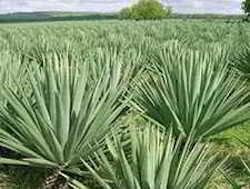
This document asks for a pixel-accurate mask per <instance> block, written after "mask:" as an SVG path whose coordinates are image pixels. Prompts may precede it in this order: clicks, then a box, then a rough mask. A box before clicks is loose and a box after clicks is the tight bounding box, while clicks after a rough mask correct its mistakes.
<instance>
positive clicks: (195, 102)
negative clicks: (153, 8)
mask: <svg viewBox="0 0 250 189" xmlns="http://www.w3.org/2000/svg"><path fill="white" fill-rule="evenodd" d="M249 74H250V24H249V23H237V22H232V23H230V22H226V21H225V20H222V19H220V20H215V21H211V20H210V21H209V20H205V19H204V20H203V19H199V20H195V19H193V20H182V19H169V20H163V21H139V22H137V21H118V20H109V21H107V20H106V21H84V22H81V21H75V22H66V21H65V22H40V23H19V24H0V80H1V82H0V83H1V84H0V87H1V90H0V103H1V108H0V123H1V126H0V146H3V147H1V148H0V156H1V157H2V158H0V163H2V166H0V188H6V189H14V188H19V189H36V188H48V189H49V188H50V186H45V185H46V181H47V179H48V178H51V177H52V178H53V177H54V178H55V180H56V181H61V180H63V181H62V183H63V184H65V182H66V181H65V180H64V179H65V178H67V179H68V180H67V184H68V185H69V186H71V187H72V188H73V187H75V188H80V187H82V189H84V187H83V186H80V183H81V184H85V185H87V186H88V187H89V189H95V188H100V189H101V188H104V189H115V188H119V189H123V188H124V189H172V188H173V189H198V188H200V189H202V188H208V189H216V188H218V189H224V188H225V189H228V188H232V189H240V188H242V189H247V188H250V169H249V168H248V165H250V122H249V118H250V112H249V111H250V101H249V99H250V96H249V95H250V83H249V82H250V77H249ZM145 128H146V129H145ZM159 128H161V129H162V130H161V129H159ZM169 128H171V129H169ZM133 129H134V130H133ZM121 133H122V134H121ZM121 135H122V136H123V135H124V136H123V137H121ZM107 138H109V139H110V140H107V141H105V139H107ZM124 138H125V139H124ZM128 138H129V139H128ZM117 141H118V142H117ZM131 141H132V142H131ZM123 143H124V144H123ZM124 146H125V147H124ZM166 146H167V147H166ZM123 148H124V150H120V149H123ZM127 148H128V149H127ZM98 149H99V150H98ZM100 149H101V150H100ZM140 149H142V150H140ZM207 149H208V150H207ZM107 151H108V152H107ZM93 152H96V153H93ZM130 153H131V154H130ZM127 154H130V155H127ZM152 154H155V156H153V155H152ZM163 154H164V155H163ZM215 154H216V155H217V156H216V157H215V156H214V155H215ZM126 155H127V156H126ZM126 157H127V158H126ZM142 157H145V158H142ZM166 157H169V159H167V158H166ZM170 157H171V158H172V159H171V158H170ZM226 157H227V158H226ZM133 158H135V159H133ZM213 158H214V159H213ZM225 158H226V159H225ZM110 159H112V161H111V163H108V162H109V160H110ZM131 159H133V160H131ZM130 161H132V162H133V163H131V162H130ZM113 162H116V164H115V163H113ZM152 162H156V163H155V164H154V163H152ZM169 162H171V163H169ZM112 163H113V164H112ZM130 163H131V164H130ZM168 163H169V164H168ZM129 164H130V166H131V167H130V168H128V167H129ZM99 165H101V168H102V169H101V168H99ZM135 165H136V166H135ZM164 166H165V167H164ZM134 167H136V168H134ZM162 167H163V168H162ZM177 167H178V168H177ZM140 168H141V169H140ZM203 169H204V170H203ZM248 169H249V170H248ZM48 170H49V171H48ZM103 170H104V171H103ZM120 170H123V172H122V171H121V172H122V173H120V172H119V171H120ZM140 171H141V172H140ZM248 171H249V172H248ZM104 172H105V173H104ZM212 172H214V173H215V174H212ZM55 173H56V174H55ZM210 173H211V174H210ZM118 174H120V175H118ZM58 175H59V176H58ZM97 175H98V176H97ZM121 175H122V176H121ZM131 175H133V176H131ZM59 177H60V178H59ZM144 177H145V178H144ZM210 177H211V178H210ZM95 178H96V180H95ZM60 179H61V180H60ZM72 179H73V180H72ZM119 179H121V180H122V179H123V180H122V181H121V182H118V180H119ZM161 179H162V180H161ZM166 180H167V181H166ZM78 181H79V182H80V183H78ZM119 181H120V180H119ZM165 181H166V182H165ZM48 182H49V181H48ZM51 182H54V180H52V181H51ZM98 182H99V184H98ZM104 183H106V184H104ZM110 183H112V184H110ZM127 183H129V184H127ZM135 183H137V184H135ZM138 183H139V184H138ZM145 183H146V184H145ZM230 183H231V184H230ZM147 184H148V185H147ZM55 185H56V184H55ZM139 185H140V187H139ZM204 185H206V186H204ZM233 185H234V187H233ZM57 186H58V187H59V185H57ZM78 186H79V187H78ZM60 187H61V186H60ZM65 188H66V187H65ZM51 189H52V188H51Z"/></svg>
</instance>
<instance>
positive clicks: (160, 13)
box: [119, 0, 171, 20]
mask: <svg viewBox="0 0 250 189" xmlns="http://www.w3.org/2000/svg"><path fill="white" fill-rule="evenodd" d="M170 13H171V8H170V7H167V6H164V5H163V4H161V3H160V2H159V1H158V0H139V2H138V3H137V4H134V5H133V6H131V7H127V8H124V9H122V10H121V11H120V15H119V16H120V19H135V20H158V19H163V18H166V17H168V16H169V14H170Z"/></svg>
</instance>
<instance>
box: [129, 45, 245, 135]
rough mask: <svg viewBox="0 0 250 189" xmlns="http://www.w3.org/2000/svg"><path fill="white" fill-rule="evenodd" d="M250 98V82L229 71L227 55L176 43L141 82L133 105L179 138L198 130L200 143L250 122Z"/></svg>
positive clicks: (165, 51) (157, 59) (162, 52)
mask: <svg viewBox="0 0 250 189" xmlns="http://www.w3.org/2000/svg"><path fill="white" fill-rule="evenodd" d="M220 54H221V53H220ZM213 56H216V54H214V55H213ZM214 60H216V61H214ZM248 96H249V91H248V89H247V87H246V85H245V82H244V81H242V80H241V79H240V78H239V77H238V76H237V75H236V74H235V73H234V72H233V71H230V70H228V65H227V58H226V56H225V57H221V58H212V57H211V56H210V55H209V54H207V53H201V52H197V51H191V50H185V49H182V48H180V47H179V45H178V44H176V43H174V45H171V46H169V47H167V48H165V49H163V50H162V51H161V53H159V55H157V56H156V57H155V58H154V62H153V65H152V67H151V71H150V72H148V73H147V74H146V76H145V77H144V79H141V80H140V81H138V82H137V86H136V89H135V95H134V98H133V104H134V106H135V107H136V108H137V110H139V111H140V112H142V113H143V115H145V117H147V118H148V119H150V120H152V121H154V122H156V123H157V124H159V125H161V126H164V127H169V126H170V127H172V128H173V130H174V134H175V135H176V136H178V135H184V136H189V135H190V133H191V132H192V131H193V130H195V135H194V136H193V137H194V138H199V137H205V136H210V135H213V134H216V133H219V132H221V131H224V130H225V129H228V128H231V127H233V126H236V125H238V124H239V123H241V122H244V121H246V120H247V119H248V116H247V112H248V111H249V104H245V103H243V101H244V100H245V99H246V98H247V97H248Z"/></svg>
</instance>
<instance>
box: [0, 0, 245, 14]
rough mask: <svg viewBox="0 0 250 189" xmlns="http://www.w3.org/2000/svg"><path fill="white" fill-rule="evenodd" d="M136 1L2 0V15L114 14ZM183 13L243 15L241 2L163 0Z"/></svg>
mask: <svg viewBox="0 0 250 189" xmlns="http://www.w3.org/2000/svg"><path fill="white" fill-rule="evenodd" d="M135 1H136V0H0V13H7V12H27V11H52V10H55V11H101V12H112V11H118V10H119V9H121V8H123V7H126V6H128V5H129V4H131V3H132V2H135ZM161 1H163V2H166V3H168V4H170V5H171V6H172V7H173V9H174V11H176V12H182V13H229V14H231V13H234V14H238V13H241V10H240V1H241V0H161Z"/></svg>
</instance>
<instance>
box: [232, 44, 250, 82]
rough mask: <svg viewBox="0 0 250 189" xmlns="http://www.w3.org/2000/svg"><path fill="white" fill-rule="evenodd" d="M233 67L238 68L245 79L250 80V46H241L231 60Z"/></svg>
mask: <svg viewBox="0 0 250 189" xmlns="http://www.w3.org/2000/svg"><path fill="white" fill-rule="evenodd" d="M231 65H232V67H234V68H236V69H237V70H238V71H239V72H240V73H241V74H242V75H243V77H244V78H245V79H247V80H248V81H249V80H250V44H243V45H241V46H240V48H239V50H238V51H237V53H235V54H234V55H233V57H232V58H231Z"/></svg>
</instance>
